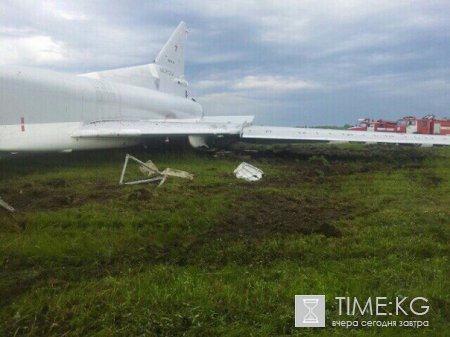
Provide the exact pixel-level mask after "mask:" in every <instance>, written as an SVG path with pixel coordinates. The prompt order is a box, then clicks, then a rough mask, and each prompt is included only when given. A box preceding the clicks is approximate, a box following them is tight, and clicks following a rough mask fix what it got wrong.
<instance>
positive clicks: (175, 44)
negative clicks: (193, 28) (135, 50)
mask: <svg viewBox="0 0 450 337" xmlns="http://www.w3.org/2000/svg"><path fill="white" fill-rule="evenodd" d="M188 32H189V26H188V25H187V24H186V23H185V22H183V21H181V22H180V24H179V25H178V27H177V28H176V29H175V31H174V32H173V33H172V35H171V36H170V38H169V40H168V41H167V42H166V44H165V45H164V47H163V49H162V50H161V51H160V52H159V54H158V56H157V57H156V59H155V63H156V64H157V65H159V66H161V67H164V68H167V69H170V70H172V71H173V73H174V75H175V77H181V76H183V75H184V59H185V55H186V54H185V45H186V36H187V34H188Z"/></svg>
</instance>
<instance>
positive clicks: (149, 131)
mask: <svg viewBox="0 0 450 337" xmlns="http://www.w3.org/2000/svg"><path fill="white" fill-rule="evenodd" d="M252 121H253V116H211V117H203V118H201V119H198V120H161V121H155V120H138V121H136V120H134V121H133V120H130V121H126V120H105V121H96V122H91V123H86V124H84V125H83V126H81V127H80V128H78V129H76V130H75V131H74V132H73V133H72V137H73V138H97V137H106V138H112V137H127V138H130V137H152V136H153V137H156V136H197V135H198V136H230V135H239V136H240V137H241V138H242V139H243V140H272V141H274V142H276V141H293V142H295V141H325V142H360V143H392V144H422V145H450V136H442V135H421V134H407V133H393V132H363V131H351V130H332V129H315V128H292V127H273V126H251V125H250V123H251V122H252Z"/></svg>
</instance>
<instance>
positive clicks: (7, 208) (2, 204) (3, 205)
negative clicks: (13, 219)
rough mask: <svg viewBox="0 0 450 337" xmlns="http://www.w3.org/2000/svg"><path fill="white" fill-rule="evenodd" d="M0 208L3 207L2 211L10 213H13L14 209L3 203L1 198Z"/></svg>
mask: <svg viewBox="0 0 450 337" xmlns="http://www.w3.org/2000/svg"><path fill="white" fill-rule="evenodd" d="M0 207H3V208H4V209H6V210H7V211H10V212H11V213H13V212H14V211H15V209H14V208H13V207H12V206H10V205H9V204H8V203H7V202H6V201H3V200H2V198H0Z"/></svg>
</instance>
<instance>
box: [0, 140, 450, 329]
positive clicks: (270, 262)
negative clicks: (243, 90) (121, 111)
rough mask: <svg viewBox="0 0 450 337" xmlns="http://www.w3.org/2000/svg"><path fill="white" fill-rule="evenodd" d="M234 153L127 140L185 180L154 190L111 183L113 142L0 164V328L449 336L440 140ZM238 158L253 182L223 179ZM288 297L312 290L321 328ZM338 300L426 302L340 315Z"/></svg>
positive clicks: (448, 163) (448, 177)
mask: <svg viewBox="0 0 450 337" xmlns="http://www.w3.org/2000/svg"><path fill="white" fill-rule="evenodd" d="M234 150H235V152H234V153H232V154H228V155H224V156H219V157H214V156H212V155H207V154H197V153H194V152H186V153H182V152H174V153H165V152H163V151H162V152H156V153H153V154H148V153H146V152H144V151H141V150H136V149H134V150H132V152H130V153H131V154H133V155H135V156H136V157H138V158H140V159H142V160H148V159H152V160H153V162H154V163H155V164H156V165H157V166H158V168H160V169H164V168H166V167H172V168H175V169H180V170H185V171H188V172H191V173H193V174H194V175H195V178H194V180H192V181H188V180H184V179H177V178H168V179H167V181H166V182H165V183H164V184H163V185H162V186H161V187H159V188H156V186H155V185H153V184H152V185H138V186H119V185H118V181H119V177H120V173H121V169H122V165H123V160H124V156H125V152H123V151H120V150H115V151H103V152H95V153H94V152H86V153H75V154H69V155H53V156H50V155H46V156H44V155H41V156H38V157H29V158H16V159H10V160H3V161H0V173H1V183H0V196H1V197H2V198H3V199H4V200H5V201H8V202H9V203H10V204H11V205H12V206H14V207H15V208H16V210H17V211H16V213H14V215H11V214H9V213H8V212H6V211H5V210H3V209H0V224H1V225H0V310H1V311H0V335H2V336H13V335H17V336H22V335H31V336H33V335H42V336H47V335H56V336H62V335H64V336H72V335H90V336H92V335H98V336H113V335H117V336H132V335H142V336H144V335H146V336H153V335H161V336H178V335H186V336H218V335H220V336H274V335H308V336H309V335H315V336H330V335H336V336H375V335H377V336H378V335H381V336H393V335H399V336H410V335H417V336H449V335H450V332H449V327H450V265H449V258H450V207H449V205H450V172H449V167H450V148H428V149H427V148H424V149H423V148H415V147H388V146H365V145H339V146H337V145H334V146H331V145H322V144H318V145H311V144H309V145H306V144H305V145H295V146H293V145H284V146H281V145H280V146H257V145H247V146H244V145H240V146H236V147H235V149H234ZM248 150H252V151H251V152H248ZM243 158H244V160H245V161H247V162H249V163H251V164H253V165H255V166H257V167H259V168H261V169H262V170H263V171H264V172H265V174H266V175H265V177H264V178H263V179H262V180H261V181H258V182H253V183H249V182H245V181H241V180H237V179H236V178H235V177H234V175H233V174H232V172H233V170H234V169H235V168H236V167H237V166H238V165H239V164H240V163H241V162H242V161H243ZM127 174H129V175H130V176H127V178H128V179H131V178H137V179H142V177H140V176H139V172H138V170H137V166H134V167H133V166H130V167H129V172H128V173H127ZM301 294H305V295H308V294H325V295H326V317H327V327H326V328H295V327H294V296H295V295H301ZM336 297H351V298H353V297H356V298H357V299H358V300H360V301H364V302H365V301H366V300H367V299H368V298H372V299H373V300H375V298H376V297H387V298H388V299H395V298H404V297H408V299H407V300H406V301H405V302H404V303H409V300H410V299H412V298H415V297H424V298H426V299H427V300H428V303H427V305H429V311H428V312H427V313H426V314H425V315H423V316H417V315H413V314H412V313H411V311H410V310H409V309H408V313H409V315H408V316H406V315H404V314H399V315H385V316H381V315H378V316H376V315H373V316H371V315H368V314H365V315H362V314H358V313H356V314H355V315H354V316H347V315H346V314H345V312H344V313H343V315H339V312H338V302H337V300H336V299H335V298H336ZM422 304H423V302H422ZM408 308H409V307H408ZM384 309H388V308H384ZM390 309H391V308H390ZM415 309H416V311H420V310H419V309H420V306H419V307H416V308H415ZM344 311H345V310H344ZM390 311H392V310H390ZM341 320H344V321H356V322H358V326H355V327H351V328H348V329H347V328H345V327H340V326H335V327H333V326H332V322H333V321H341ZM414 320H416V321H417V320H419V321H428V322H429V326H427V327H420V328H414V327H399V326H398V325H399V324H400V322H401V321H414ZM365 321H381V322H393V321H394V322H396V324H397V326H396V327H377V326H375V327H363V326H362V324H363V322H365ZM391 324H392V323H391Z"/></svg>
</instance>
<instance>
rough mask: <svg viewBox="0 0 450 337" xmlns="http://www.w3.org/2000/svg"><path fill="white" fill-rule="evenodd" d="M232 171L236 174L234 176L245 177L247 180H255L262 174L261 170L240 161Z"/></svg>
mask: <svg viewBox="0 0 450 337" xmlns="http://www.w3.org/2000/svg"><path fill="white" fill-rule="evenodd" d="M233 173H234V174H235V175H236V178H239V179H245V180H247V181H257V180H260V179H261V178H262V177H263V176H264V172H263V171H262V170H260V169H259V168H257V167H255V166H253V165H250V164H247V163H245V162H243V163H241V164H240V165H239V166H238V167H237V169H235V170H234V171H233Z"/></svg>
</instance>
